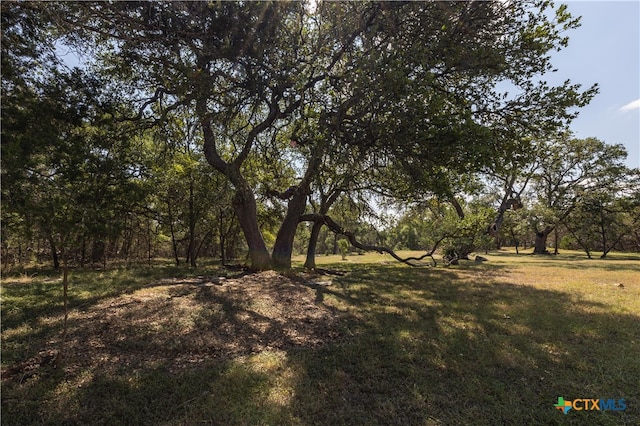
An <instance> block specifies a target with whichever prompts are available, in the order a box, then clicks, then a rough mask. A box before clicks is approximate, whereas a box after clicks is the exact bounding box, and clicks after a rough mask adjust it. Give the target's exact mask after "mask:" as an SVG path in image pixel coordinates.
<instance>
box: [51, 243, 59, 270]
mask: <svg viewBox="0 0 640 426" xmlns="http://www.w3.org/2000/svg"><path fill="white" fill-rule="evenodd" d="M49 245H50V246H51V258H52V260H53V267H54V268H55V269H60V259H59V258H58V249H57V248H56V243H55V241H53V236H52V235H49Z"/></svg>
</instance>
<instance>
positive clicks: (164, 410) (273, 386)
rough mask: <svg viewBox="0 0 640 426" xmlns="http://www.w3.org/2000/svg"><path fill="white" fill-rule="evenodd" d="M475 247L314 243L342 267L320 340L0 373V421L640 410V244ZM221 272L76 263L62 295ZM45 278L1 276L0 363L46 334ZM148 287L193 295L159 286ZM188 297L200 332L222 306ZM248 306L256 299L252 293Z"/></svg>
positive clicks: (580, 414)
mask: <svg viewBox="0 0 640 426" xmlns="http://www.w3.org/2000/svg"><path fill="white" fill-rule="evenodd" d="M485 257H487V258H488V259H489V261H488V262H485V263H475V262H462V263H461V264H460V265H459V266H453V267H448V268H444V267H441V266H439V267H437V268H410V267H407V266H405V265H401V264H397V263H395V262H392V261H390V260H389V258H388V257H384V256H381V255H375V254H367V255H364V256H350V257H349V258H348V260H347V261H341V260H340V256H328V257H325V256H319V257H318V259H317V261H318V264H319V266H322V267H327V268H333V269H339V270H341V271H345V272H347V273H346V274H345V275H344V276H340V277H333V278H332V285H330V286H328V287H320V286H319V287H318V288H316V289H315V291H316V292H317V294H316V303H317V304H318V305H319V306H320V305H321V306H325V307H327V308H330V309H332V310H333V311H334V312H335V315H336V316H339V317H340V318H341V319H340V323H339V325H340V331H341V332H340V334H339V335H338V336H337V337H335V338H334V339H333V340H331V341H330V342H329V343H327V344H325V345H322V346H320V347H313V346H310V345H303V344H302V345H297V346H296V345H293V346H290V347H287V349H286V350H283V349H278V348H266V349H263V350H260V351H257V352H251V351H247V352H243V353H239V354H238V355H236V356H232V357H222V358H215V357H211V358H209V357H206V356H205V357H204V360H203V361H202V362H199V363H195V364H193V365H180V366H179V368H176V366H175V364H172V363H171V362H169V361H164V360H163V359H162V358H160V360H159V361H157V362H154V363H147V364H144V365H136V364H132V365H127V364H126V363H120V364H117V366H116V367H113V368H108V367H107V366H105V365H103V364H101V361H100V360H95V359H87V360H86V362H79V363H77V364H76V365H66V366H64V367H58V368H53V367H48V368H45V367H43V368H41V369H40V370H39V371H38V373H37V374H36V375H35V376H34V377H32V378H30V379H28V380H25V381H22V382H20V381H17V380H3V383H2V423H3V424H22V425H25V424H150V425H152V424H153V425H156V424H167V425H172V424H189V425H190V424H221V425H227V424H231V425H233V424H237V425H255V424H265V425H272V424H273V425H281V424H301V425H302V424H304V425H306V424H318V425H325V424H367V425H369V424H415V425H440V424H442V425H451V424H454V425H456V424H459V425H469V424H478V425H483V424H486V425H495V424H514V425H516V424H518V425H519V424H603V425H618V424H628V425H634V424H640V386H639V385H638V384H639V383H640V356H638V354H640V279H638V277H639V276H640V274H639V272H640V257H638V256H623V255H615V256H611V258H610V259H604V260H601V259H593V260H587V259H585V258H584V256H580V254H579V253H577V252H576V253H564V254H562V255H560V256H526V255H520V256H516V255H515V254H514V253H512V252H510V251H501V252H496V253H493V254H490V255H487V256H485ZM301 261H302V259H301V258H299V259H296V262H295V265H296V266H297V267H298V268H300V265H301ZM218 272H220V271H217V270H215V269H211V270H205V271H203V270H200V271H195V272H194V271H189V270H186V269H185V270H181V269H175V268H168V267H166V268H165V267H163V268H151V269H136V270H114V271H106V272H100V271H76V272H74V274H73V276H72V286H71V295H72V307H73V309H74V310H83V309H89V308H90V307H91V306H93V305H96V304H98V303H101V302H103V301H105V300H111V299H110V298H117V297H120V296H122V295H129V294H138V293H136V292H139V291H141V289H147V290H145V291H147V292H148V291H151V290H149V285H150V284H152V283H154V282H157V281H158V280H159V279H161V278H163V277H174V276H191V275H198V274H213V275H215V274H217V273H218ZM56 279H57V277H56V276H55V275H49V276H46V275H42V274H40V275H37V276H35V277H29V276H26V275H25V276H22V277H20V276H17V277H5V278H4V283H3V289H2V315H3V321H2V331H3V336H2V344H3V345H2V363H3V368H6V367H7V366H10V365H13V364H14V363H16V362H18V361H21V360H24V359H27V358H29V357H30V356H34V355H35V354H37V352H38V350H39V348H42V347H45V346H46V345H47V341H49V340H51V339H54V340H55V336H57V333H59V331H60V321H59V318H60V307H59V305H60V303H59V300H60V293H61V290H60V288H59V287H61V285H60V283H59V282H57V281H56ZM620 284H622V286H620ZM153 291H154V292H155V293H154V294H157V295H164V294H173V296H175V297H178V296H180V297H187V296H185V295H181V294H178V293H177V292H176V291H174V293H171V287H170V286H169V287H167V286H164V287H162V286H160V287H157V288H153ZM145 294H146V293H145ZM196 296H197V295H196ZM194 297H195V296H194ZM114 300H115V299H114ZM198 300H199V303H200V304H199V305H197V306H198V309H200V310H199V311H198V312H193V315H192V316H193V321H192V323H189V325H188V326H189V327H203V331H206V327H211V326H212V325H213V326H215V321H216V319H217V318H218V317H219V316H220V315H223V314H224V312H222V311H224V310H225V309H227V308H225V306H226V305H225V302H224V300H222V301H221V300H218V299H215V300H213V299H205V298H201V300H200V299H198ZM214 302H215V303H214ZM245 305H246V306H245ZM245 305H243V306H245V307H244V308H243V309H253V308H252V305H251V303H250V301H247V303H246V304H245ZM149 306H150V305H149ZM221 306H222V308H224V309H222V308H220V307H221ZM234 306H235V305H234ZM140 309H141V312H144V309H146V308H145V305H142V307H141V308H140ZM220 309H222V311H220ZM255 309H256V312H258V311H259V309H258V308H255ZM220 312H222V313H220ZM166 315H167V316H171V312H166ZM150 318H151V314H150ZM237 318H240V317H237ZM133 320H135V321H138V322H137V323H136V324H141V325H138V327H143V328H144V327H146V328H145V333H147V334H146V335H148V336H151V337H153V336H157V334H151V331H150V330H154V329H153V328H152V326H154V327H156V328H158V327H161V326H162V327H169V329H170V328H171V327H173V326H175V327H178V326H177V325H175V324H177V323H178V322H179V321H183V322H184V321H186V319H185V318H184V315H182V316H181V315H176V318H175V319H173V320H172V321H174V322H167V323H161V324H160V325H158V324H155V325H153V324H146V323H145V322H144V318H142V319H140V318H137V317H136V318H132V321H133ZM150 321H151V320H149V322H150ZM167 324H169V325H170V324H174V325H171V327H170V326H169V325H167ZM237 325H238V327H243V326H244V324H242V323H240V324H237ZM248 325H249V324H247V326H248ZM272 326H273V325H272ZM318 327H322V324H318ZM176 329H177V328H176ZM169 332H170V330H169ZM256 333H257V332H256ZM137 336H139V335H135V331H134V330H132V331H131V338H130V339H128V340H127V339H125V341H123V342H121V344H122V345H123V347H124V348H125V349H126V350H128V351H139V352H141V353H144V352H145V351H147V352H148V351H152V350H157V345H158V342H157V339H156V340H154V342H153V343H152V342H151V340H149V341H146V340H144V339H140V338H138V337H137ZM162 336H170V333H169V334H162ZM255 338H256V339H260V338H261V336H260V335H256V336H255ZM178 343H179V342H178ZM178 343H175V342H173V341H172V340H171V338H170V337H166V341H164V342H160V346H163V345H164V346H165V347H166V348H167V349H166V350H167V351H168V353H171V354H172V355H171V357H173V358H175V357H177V356H179V355H180V351H181V349H180V348H181V346H180V345H179V344H178ZM239 344H242V342H239ZM205 355H206V354H205ZM560 396H562V397H564V398H565V400H573V399H577V398H589V399H592V398H593V399H596V398H605V399H607V398H614V399H619V398H625V400H626V403H627V409H626V411H624V412H614V411H608V412H592V411H575V410H572V411H570V412H569V413H568V414H567V415H563V414H562V413H560V412H558V411H557V410H556V409H555V408H554V407H553V405H554V404H555V403H556V401H557V398H558V397H560Z"/></svg>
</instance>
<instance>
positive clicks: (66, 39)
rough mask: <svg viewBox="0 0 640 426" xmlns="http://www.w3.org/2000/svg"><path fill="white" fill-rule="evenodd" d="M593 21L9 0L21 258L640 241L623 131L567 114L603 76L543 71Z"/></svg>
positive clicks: (6, 118) (11, 158) (5, 233)
mask: <svg viewBox="0 0 640 426" xmlns="http://www.w3.org/2000/svg"><path fill="white" fill-rule="evenodd" d="M578 21H579V20H578V19H575V18H574V17H572V16H571V15H570V13H569V11H568V10H567V8H566V7H565V6H560V7H557V8H556V7H555V6H554V5H553V4H552V3H550V2H547V1H527V2H448V3H446V2H406V3H405V2H344V3H343V2H317V3H315V2H314V3H306V2H273V3H272V2H246V3H242V2H177V3H173V2H86V3H84V2H82V3H80V2H74V3H70V2H60V3H56V2H52V3H47V4H46V5H45V4H39V3H29V2H27V3H18V2H3V3H2V98H3V102H2V248H3V263H4V265H5V266H8V265H10V264H14V263H23V262H28V261H32V260H39V261H42V260H43V256H49V257H50V258H51V259H52V261H53V262H54V264H55V265H56V266H57V265H58V263H59V257H60V255H62V257H63V258H64V259H68V260H69V261H72V262H77V263H79V264H85V263H94V264H96V263H102V264H106V263H107V261H108V260H109V259H123V260H126V261H133V260H142V259H144V260H148V259H151V258H152V257H156V256H167V257H172V258H174V259H175V262H176V263H180V262H181V259H184V260H185V261H186V262H188V263H189V264H191V265H192V266H196V265H197V259H198V258H199V257H200V256H218V257H220V258H221V259H222V261H223V262H225V261H226V260H227V259H229V258H237V257H242V256H243V255H244V254H245V253H246V254H247V260H248V262H249V264H250V266H252V267H253V268H257V269H265V268H270V267H274V266H275V267H284V268H287V267H290V266H291V256H292V254H293V253H294V252H305V251H306V253H307V262H306V266H307V267H309V268H313V267H314V266H315V262H314V255H315V253H316V252H318V253H322V252H333V253H337V252H338V250H339V249H340V250H342V251H344V250H345V247H344V243H340V240H341V238H342V237H340V235H344V236H346V237H347V238H348V240H349V241H350V242H351V243H352V244H355V245H356V247H358V248H359V249H377V248H380V247H383V246H385V245H386V246H389V247H395V248H398V249H416V250H418V249H419V250H426V251H431V253H433V250H435V249H437V248H441V249H443V250H445V251H448V252H450V253H456V255H460V256H465V255H466V254H468V253H469V252H470V251H472V250H476V249H479V248H485V247H488V244H489V241H490V237H491V238H495V239H496V240H497V241H498V242H504V243H509V242H511V243H515V244H521V243H524V242H525V241H526V242H530V243H535V245H536V251H538V252H544V251H546V238H547V236H548V235H550V234H551V233H552V232H555V233H556V235H557V237H558V238H556V239H557V240H558V241H560V240H562V241H564V242H565V243H566V244H569V245H575V244H578V245H580V246H581V247H583V248H584V249H585V250H586V251H587V253H590V252H591V251H593V250H599V251H602V252H603V253H604V255H606V253H608V252H609V251H610V250H612V249H614V248H624V249H627V250H637V249H639V248H640V238H639V237H640V236H638V235H637V231H635V232H636V233H635V234H634V233H633V232H632V231H631V230H632V229H637V224H638V220H639V219H638V216H639V215H638V194H639V193H640V191H639V189H638V179H637V178H633V173H632V172H631V171H629V170H626V169H625V168H624V167H623V166H622V160H623V159H624V155H625V153H624V151H623V150H622V148H621V147H619V146H615V145H606V144H604V143H603V142H601V141H596V140H593V139H587V140H585V141H580V140H575V139H573V138H571V136H570V135H567V126H568V125H569V123H570V121H571V119H572V118H573V117H575V115H576V114H577V108H578V107H580V106H583V105H585V104H586V103H587V102H588V101H589V100H590V99H591V98H592V96H594V95H595V93H596V92H597V87H596V86H594V87H592V88H589V89H587V90H582V89H581V88H580V87H579V86H578V85H574V84H572V83H571V82H570V81H567V82H566V83H564V84H563V85H561V86H558V87H553V86H550V85H548V84H547V83H546V82H545V81H544V77H545V75H546V74H548V73H550V72H553V66H552V64H551V62H550V52H552V51H553V50H558V49H561V48H562V47H564V46H566V45H567V43H568V38H567V37H566V35H565V31H567V30H570V29H573V28H576V27H577V26H578V25H579V22H578ZM70 52H71V53H70ZM65 54H66V56H65ZM70 57H75V58H76V60H75V61H74V60H70V59H69V58H70ZM74 62H76V63H74ZM612 183H616V185H612ZM384 206H387V207H390V208H389V209H388V210H387V212H388V214H387V215H386V216H385V215H384V214H381V211H382V210H384V209H383V207H384ZM514 207H519V208H520V207H522V208H520V209H514ZM516 212H517V214H516ZM525 212H526V213H525ZM390 218H391V219H390ZM394 222H395V223H394ZM524 222H527V223H528V226H525V225H523V223H524ZM301 223H302V224H301ZM565 231H566V238H563V237H564V236H565ZM557 246H558V244H556V247H557Z"/></svg>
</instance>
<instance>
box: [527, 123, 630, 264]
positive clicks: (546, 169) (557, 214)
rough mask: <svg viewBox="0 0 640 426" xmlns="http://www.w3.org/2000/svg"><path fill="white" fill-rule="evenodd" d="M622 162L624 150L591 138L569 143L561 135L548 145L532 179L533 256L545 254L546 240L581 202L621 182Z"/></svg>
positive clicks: (573, 140) (569, 141)
mask: <svg viewBox="0 0 640 426" xmlns="http://www.w3.org/2000/svg"><path fill="white" fill-rule="evenodd" d="M625 158H626V152H625V150H624V147H622V146H621V145H607V144H605V143H604V142H602V141H600V140H598V139H595V138H588V139H573V138H571V137H570V135H565V136H563V137H562V138H560V139H558V140H556V141H554V142H551V143H550V144H549V145H548V148H547V149H546V151H545V156H544V157H542V158H541V160H540V169H539V172H538V173H537V174H536V176H535V177H534V187H535V191H536V195H537V201H536V205H534V209H535V211H536V212H538V214H537V215H535V216H532V218H531V219H532V226H533V228H534V231H535V248H534V253H536V254H543V253H547V252H548V251H547V247H546V246H547V237H548V236H549V235H550V234H551V232H553V231H554V230H556V228H557V226H558V225H559V224H561V223H562V222H563V221H565V220H566V219H567V218H568V217H569V215H571V213H573V211H574V210H575V209H576V208H577V207H578V206H579V205H580V203H581V202H582V201H583V200H585V199H586V198H587V197H589V196H592V195H594V194H596V193H597V192H599V191H601V190H603V189H604V188H607V187H608V186H609V185H612V184H615V182H617V181H618V180H620V179H621V178H622V176H623V174H624V171H625V167H624V164H623V161H624V159H625ZM580 225H583V223H581V224H580ZM556 250H557V244H556Z"/></svg>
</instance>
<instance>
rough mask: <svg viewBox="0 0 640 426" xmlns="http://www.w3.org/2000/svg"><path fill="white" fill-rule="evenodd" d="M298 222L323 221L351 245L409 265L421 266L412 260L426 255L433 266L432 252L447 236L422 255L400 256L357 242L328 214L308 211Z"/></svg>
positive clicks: (420, 258) (381, 248)
mask: <svg viewBox="0 0 640 426" xmlns="http://www.w3.org/2000/svg"><path fill="white" fill-rule="evenodd" d="M300 222H316V223H317V222H320V223H323V224H325V225H327V227H328V228H329V229H330V230H331V231H332V232H334V233H336V234H338V235H344V236H345V237H347V239H348V240H349V242H350V243H351V245H352V246H354V247H355V248H357V249H360V250H364V251H375V252H378V253H387V254H389V255H390V256H391V257H393V258H394V259H395V260H397V261H398V262H402V263H405V264H407V265H409V266H412V267H414V268H415V267H418V266H422V265H416V264H414V263H412V261H413V262H418V261H421V260H423V259H424V258H426V257H430V258H431V261H432V262H433V266H436V265H437V263H436V260H435V259H434V258H433V253H435V251H436V249H437V248H438V246H439V245H440V243H441V242H442V241H443V240H444V239H445V238H447V236H444V237H442V238H440V239H439V240H438V241H437V242H436V243H435V244H434V245H433V248H432V249H431V251H429V252H427V253H425V254H423V255H422V256H419V257H413V256H412V257H406V258H403V257H400V256H399V255H398V254H397V253H396V252H395V251H393V250H392V249H390V248H389V247H384V246H372V245H367V244H362V243H361V242H359V241H358V240H357V239H356V236H355V235H354V234H353V232H350V231H348V230H346V229H344V228H343V227H342V226H340V225H339V224H338V223H337V222H336V221H335V220H333V219H332V218H331V217H330V216H328V215H322V214H319V213H309V214H305V215H302V216H300Z"/></svg>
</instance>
